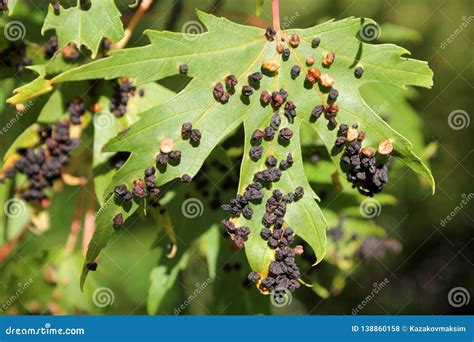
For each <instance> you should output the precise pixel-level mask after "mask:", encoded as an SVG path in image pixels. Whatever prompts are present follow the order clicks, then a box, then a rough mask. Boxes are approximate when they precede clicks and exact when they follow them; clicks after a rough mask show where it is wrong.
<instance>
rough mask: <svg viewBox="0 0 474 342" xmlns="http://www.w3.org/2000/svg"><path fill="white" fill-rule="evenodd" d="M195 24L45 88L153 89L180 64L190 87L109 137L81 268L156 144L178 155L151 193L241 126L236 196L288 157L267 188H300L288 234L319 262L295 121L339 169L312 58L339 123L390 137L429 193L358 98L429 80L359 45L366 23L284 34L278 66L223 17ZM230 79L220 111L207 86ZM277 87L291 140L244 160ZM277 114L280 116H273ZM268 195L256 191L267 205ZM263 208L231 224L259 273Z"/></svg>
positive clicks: (393, 50)
mask: <svg viewBox="0 0 474 342" xmlns="http://www.w3.org/2000/svg"><path fill="white" fill-rule="evenodd" d="M198 16H199V19H200V20H201V21H202V22H203V24H204V25H205V26H206V28H207V32H204V33H201V34H198V35H189V34H187V33H173V32H157V31H147V35H148V37H149V39H150V41H151V44H150V45H147V46H144V47H139V48H131V49H125V50H119V51H115V52H113V53H112V55H111V56H110V57H109V58H106V59H103V60H100V61H97V62H93V63H90V64H88V65H85V66H82V67H79V68H75V69H72V70H69V71H66V72H64V73H62V74H60V75H58V76H56V77H55V78H53V79H52V80H51V81H50V83H51V84H56V83H60V82H66V81H79V80H86V79H94V78H105V79H114V78H117V77H121V76H128V77H130V78H131V79H133V80H134V82H135V84H136V85H140V84H144V83H148V82H152V81H156V80H160V79H163V78H165V77H168V76H172V75H176V74H178V72H179V66H180V65H181V64H187V65H188V70H189V71H188V76H190V77H192V81H191V82H190V83H189V84H188V86H187V87H186V88H185V89H184V90H183V91H181V92H180V93H178V94H177V95H176V96H174V97H173V98H171V99H170V100H169V101H167V102H166V103H165V104H162V105H160V106H157V107H155V108H152V109H150V110H148V111H146V112H144V113H143V114H142V115H141V119H140V120H139V121H138V122H137V123H136V124H134V125H133V126H132V127H130V129H129V130H128V131H127V132H125V133H124V134H121V135H119V136H117V137H116V138H114V139H112V140H111V141H110V142H109V143H108V144H107V145H106V146H105V150H104V151H107V152H116V151H130V152H132V154H131V156H130V158H129V160H128V161H127V162H126V164H125V165H124V166H123V167H122V168H121V169H120V170H118V172H117V173H116V175H115V176H114V178H113V180H112V182H111V184H110V185H109V187H108V189H107V191H106V192H105V196H106V198H107V200H105V201H104V206H103V207H102V208H101V210H100V212H99V214H98V218H97V220H98V224H97V227H98V228H97V231H96V233H95V235H94V237H93V239H92V242H91V244H90V246H89V250H88V253H87V257H86V263H87V262H91V261H93V260H95V258H96V257H97V256H98V254H99V252H100V250H101V249H102V248H103V247H104V246H105V245H106V242H107V240H108V239H109V238H110V237H111V236H112V235H113V234H114V229H113V226H112V218H113V217H114V215H116V214H117V213H118V212H121V213H122V214H123V215H124V217H125V218H127V217H129V216H130V215H131V214H132V213H133V212H135V211H136V210H137V209H138V208H139V207H140V205H142V203H140V202H139V201H133V202H132V203H130V204H128V205H127V206H121V201H120V200H117V199H116V198H114V197H113V196H112V195H111V194H112V192H113V189H114V187H115V186H116V185H117V184H127V185H128V186H129V188H131V186H132V184H133V180H135V179H138V178H143V171H144V169H145V168H146V167H148V166H150V165H153V164H154V162H155V156H156V154H157V153H158V152H159V145H160V141H161V140H162V139H163V138H171V139H173V141H174V146H175V149H176V150H180V151H182V159H181V162H180V163H179V164H178V165H174V166H173V165H168V166H167V168H166V170H162V171H160V173H159V174H158V176H157V181H158V185H162V184H165V183H167V182H169V181H171V180H173V179H176V178H178V177H180V176H181V175H183V174H189V175H191V176H193V175H195V174H196V173H197V172H198V170H199V169H200V167H201V165H202V163H203V162H204V160H205V159H206V157H207V156H208V155H209V153H210V152H211V151H212V149H213V148H214V147H215V146H216V145H217V144H218V143H219V142H221V141H222V140H224V139H225V137H226V136H227V135H229V134H230V133H232V132H233V131H234V130H235V129H236V128H237V127H238V126H239V125H240V124H242V123H243V124H244V128H245V133H246V137H245V152H244V157H243V160H242V165H241V178H240V185H239V192H240V193H242V191H243V189H244V188H245V187H246V186H247V185H248V184H249V183H251V182H252V181H253V174H254V172H256V171H259V170H262V169H263V168H264V160H265V157H266V156H268V155H269V154H273V155H274V156H275V157H277V158H278V159H279V160H281V159H283V158H284V157H285V156H286V155H287V153H288V152H291V153H292V155H293V158H294V164H293V166H292V167H291V168H289V169H288V170H286V171H284V172H283V175H282V177H281V179H280V181H279V182H277V183H275V184H274V186H273V188H280V189H281V190H282V191H283V192H284V193H285V192H290V191H294V189H295V187H297V186H302V187H303V188H304V190H305V196H304V197H303V199H301V200H299V201H297V202H294V203H292V204H289V206H288V211H287V215H286V221H287V223H288V225H289V226H291V227H292V228H293V229H294V231H295V233H296V234H297V235H298V236H300V237H301V238H303V239H304V240H306V242H307V243H308V244H309V246H310V247H311V248H312V249H313V251H314V253H315V255H316V258H317V261H316V262H319V261H320V260H321V259H322V258H323V256H324V254H325V245H326V236H325V229H326V222H325V219H324V217H323V215H322V212H321V210H320V209H319V207H318V205H317V203H316V199H317V196H316V195H315V193H314V192H313V191H312V189H311V187H310V186H309V183H308V181H307V178H306V176H305V173H304V170H303V163H302V156H301V148H300V128H301V125H302V124H303V123H304V124H306V125H308V124H309V125H311V126H312V127H313V129H314V130H315V131H316V132H317V134H318V135H319V136H320V138H321V139H322V141H323V142H324V144H325V146H326V147H327V149H328V151H329V153H331V155H332V158H333V160H334V162H335V164H336V165H337V167H339V163H338V162H339V155H337V154H335V153H334V152H333V150H332V149H333V145H334V141H335V139H336V132H337V129H329V128H328V126H327V121H326V120H324V119H323V118H320V119H319V120H317V121H316V122H315V123H310V122H309V118H310V115H311V111H312V109H313V108H314V107H315V106H316V105H321V104H325V103H326V101H327V96H328V91H327V89H322V88H320V87H319V86H318V85H315V86H313V87H308V86H305V83H304V78H305V72H306V71H307V69H308V67H307V66H306V65H305V61H306V59H307V57H308V56H312V57H313V58H314V60H315V64H314V66H315V67H318V68H319V69H320V70H321V71H322V72H323V73H326V74H329V75H330V76H332V77H333V78H334V80H335V85H334V88H336V89H337V90H338V91H339V94H340V95H339V97H338V100H337V104H338V106H339V109H340V110H339V114H338V116H337V121H338V123H347V124H352V123H358V125H359V128H360V129H361V130H364V131H365V132H366V133H367V138H366V140H365V142H364V145H367V146H369V145H370V146H378V143H379V142H380V141H383V140H386V139H391V140H392V141H393V146H394V155H395V156H396V157H397V159H399V160H401V161H402V162H403V163H405V164H406V165H407V166H408V167H410V168H411V169H412V170H413V171H415V172H416V173H418V174H419V175H421V176H422V177H424V178H426V179H427V180H428V182H429V183H430V184H431V186H432V188H433V189H434V181H433V177H432V175H431V173H430V171H429V169H428V168H427V167H426V166H425V165H424V164H423V163H422V161H421V160H420V158H419V157H418V156H417V155H415V154H414V153H413V151H412V146H411V143H410V142H409V141H408V140H407V139H406V138H404V137H403V136H402V135H400V134H399V133H397V132H396V131H394V130H393V129H392V128H391V127H390V126H389V125H388V124H387V123H385V122H384V121H383V120H382V119H381V118H380V116H379V115H378V114H377V113H376V112H375V111H374V110H373V109H371V108H370V107H369V106H368V105H367V104H366V102H365V101H364V99H363V97H362V96H361V94H360V92H359V88H360V87H361V86H363V85H364V84H372V83H385V84H391V85H393V86H396V87H400V88H404V87H406V86H410V85H413V86H421V87H431V85H432V72H431V70H430V69H429V67H428V65H427V63H426V62H422V61H417V60H413V59H409V58H407V57H405V55H406V54H408V51H407V50H405V49H403V48H400V47H397V46H396V45H392V44H380V45H372V44H367V43H364V42H362V41H361V40H360V38H359V35H358V32H359V30H360V28H361V25H362V24H363V23H364V22H365V21H364V20H362V19H357V18H348V19H344V20H340V21H329V22H326V23H324V24H321V25H317V26H315V27H312V28H309V29H301V30H288V31H286V33H288V34H289V35H291V34H293V33H294V34H297V35H299V37H300V40H301V41H300V44H299V46H298V47H297V48H290V52H291V53H290V56H289V58H288V60H287V61H283V60H282V58H281V55H279V54H278V53H277V51H276V42H275V41H267V40H266V39H265V37H264V30H262V29H259V28H255V27H250V26H243V25H239V24H236V23H233V22H230V21H228V20H226V19H223V18H217V17H215V16H212V15H208V14H205V13H202V12H198ZM314 37H320V39H321V43H320V45H319V47H317V48H312V46H311V41H312V39H313V38H314ZM329 52H334V53H335V56H336V58H335V61H334V63H333V64H332V65H331V66H329V67H328V68H325V67H323V66H322V65H321V62H322V61H323V60H324V58H325V56H326V55H327V54H328V53H329ZM269 58H273V59H275V60H277V61H278V62H279V64H280V67H279V69H278V72H276V73H275V74H274V75H272V76H271V77H267V76H265V77H264V78H263V79H262V80H261V81H260V82H259V85H258V87H257V86H256V87H255V89H254V94H253V95H251V96H250V97H249V98H242V97H241V95H240V93H241V89H242V86H244V85H247V84H248V81H247V77H248V76H249V75H250V74H252V73H254V72H257V71H260V69H261V65H262V63H263V62H264V60H266V59H269ZM294 65H298V66H299V67H300V68H301V70H302V72H301V74H300V76H298V77H296V78H292V77H291V68H292V67H293V66H294ZM358 66H360V67H363V69H364V75H363V76H362V77H361V78H356V77H355V76H354V69H355V68H356V67H358ZM231 74H233V75H236V76H237V78H238V80H239V83H238V85H237V86H236V90H235V94H232V95H231V96H230V99H229V100H228V102H227V103H220V102H218V101H216V100H215V99H214V97H213V93H212V91H213V87H214V85H215V84H216V83H217V82H224V79H225V77H226V76H227V75H231ZM281 88H283V89H285V90H286V91H287V92H288V94H289V96H288V100H291V101H293V102H294V103H295V105H296V107H297V109H296V111H297V116H296V118H295V120H294V122H293V123H290V122H288V120H287V119H286V118H285V117H284V116H283V115H282V113H281V117H282V124H281V127H280V128H283V127H291V129H292V131H293V133H294V136H293V138H292V139H291V141H290V144H289V146H287V147H284V146H282V145H281V144H279V142H278V139H277V138H275V139H274V140H272V141H264V142H263V148H264V153H263V157H262V158H261V159H260V160H259V161H257V162H255V161H253V160H251V159H250V157H249V149H250V146H251V141H250V140H251V134H252V132H253V131H254V130H255V129H262V128H264V127H265V126H268V124H269V122H270V117H271V115H272V113H273V110H272V107H271V106H267V107H262V105H261V103H260V101H259V97H260V93H261V91H263V90H268V91H270V92H271V91H276V90H279V89H281ZM282 111H283V108H282V109H281V112H282ZM183 122H192V123H193V127H194V128H197V129H199V130H200V131H201V133H202V139H201V142H200V144H199V146H197V147H196V146H192V145H191V144H190V143H189V141H188V140H183V139H182V138H181V135H180V127H181V124H182V123H183ZM269 195H270V191H268V190H266V191H265V198H264V200H265V199H266V198H268V196H269ZM263 207H264V206H263V205H258V206H253V209H254V215H253V218H252V219H251V220H250V222H249V220H247V219H244V218H243V217H240V218H238V221H237V222H238V224H245V225H248V226H250V227H251V228H252V232H251V234H250V236H249V239H248V241H247V242H246V253H247V257H248V259H249V263H250V265H251V267H252V269H253V270H254V271H256V272H259V273H261V274H263V275H265V274H266V270H267V268H268V264H269V262H270V261H271V259H272V253H273V252H272V251H271V250H270V249H269V248H268V247H266V244H265V241H263V240H262V239H261V238H260V237H259V230H260V228H261V222H260V220H261V216H262V214H263V210H264V209H263ZM87 272H88V270H87V268H85V269H84V272H83V275H82V279H81V281H82V283H83V282H84V280H85V277H86V275H87Z"/></svg>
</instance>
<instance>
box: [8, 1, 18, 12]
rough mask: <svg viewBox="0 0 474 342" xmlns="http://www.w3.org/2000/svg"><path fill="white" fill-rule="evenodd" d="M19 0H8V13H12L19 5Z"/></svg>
mask: <svg viewBox="0 0 474 342" xmlns="http://www.w3.org/2000/svg"><path fill="white" fill-rule="evenodd" d="M17 2H18V0H9V1H8V15H12V14H13V11H14V10H15V6H16V5H17Z"/></svg>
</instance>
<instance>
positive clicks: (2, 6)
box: [0, 0, 8, 14]
mask: <svg viewBox="0 0 474 342" xmlns="http://www.w3.org/2000/svg"><path fill="white" fill-rule="evenodd" d="M7 10H8V0H0V14H2V12H3V11H7Z"/></svg>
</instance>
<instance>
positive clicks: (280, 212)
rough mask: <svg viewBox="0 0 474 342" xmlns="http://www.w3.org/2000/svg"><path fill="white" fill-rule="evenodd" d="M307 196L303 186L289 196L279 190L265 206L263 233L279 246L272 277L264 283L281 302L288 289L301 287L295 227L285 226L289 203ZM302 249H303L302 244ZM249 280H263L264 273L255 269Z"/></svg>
mask: <svg viewBox="0 0 474 342" xmlns="http://www.w3.org/2000/svg"><path fill="white" fill-rule="evenodd" d="M303 195H304V191H303V188H302V187H298V188H296V189H295V192H294V193H289V194H286V195H283V193H282V192H281V191H280V190H278V189H276V190H274V191H273V193H272V196H271V197H270V198H269V199H268V200H267V203H266V205H265V215H264V216H263V219H262V223H263V225H264V227H263V228H262V230H261V231H260V236H261V237H262V239H264V240H266V241H267V244H268V246H269V247H270V248H272V249H275V260H274V261H272V262H271V263H270V266H269V270H268V276H267V277H266V278H265V279H263V280H262V282H261V286H262V287H263V288H264V289H266V290H268V291H270V292H271V293H272V295H273V298H274V300H275V301H276V302H277V303H281V302H282V301H283V300H284V294H285V292H286V291H290V292H293V291H295V290H296V289H297V288H298V287H299V286H300V284H299V282H298V278H300V276H301V272H300V270H299V268H298V266H297V265H296V262H295V255H296V254H297V253H296V251H295V250H294V249H292V248H291V247H290V245H291V244H292V243H293V242H294V240H295V237H294V233H293V230H292V229H291V228H289V227H287V228H284V222H285V221H284V216H285V214H286V205H287V204H288V203H291V202H293V201H294V200H299V199H300V198H302V197H303ZM298 250H299V251H301V247H299V248H298ZM248 279H249V280H250V281H253V282H257V281H258V280H260V275H259V274H258V273H256V272H252V273H250V274H249V276H248Z"/></svg>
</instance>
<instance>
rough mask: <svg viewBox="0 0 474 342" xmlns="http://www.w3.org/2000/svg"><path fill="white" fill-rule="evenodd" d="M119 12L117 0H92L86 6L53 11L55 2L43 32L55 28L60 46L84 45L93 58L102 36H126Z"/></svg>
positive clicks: (50, 6)
mask: <svg viewBox="0 0 474 342" xmlns="http://www.w3.org/2000/svg"><path fill="white" fill-rule="evenodd" d="M120 15H121V14H120V11H119V10H118V9H117V7H116V6H115V3H114V0H91V1H90V8H88V9H87V10H83V9H81V8H80V6H79V5H78V6H76V7H70V8H63V7H60V11H59V14H58V15H56V14H55V13H54V8H53V5H49V8H48V15H47V17H46V19H45V21H44V25H43V28H42V29H41V33H42V34H44V33H45V32H46V31H48V30H52V29H54V30H55V31H56V34H57V35H58V39H59V46H61V47H62V46H65V45H66V44H68V43H74V44H76V46H78V47H81V45H84V46H86V47H87V48H89V49H90V50H91V51H92V58H95V56H96V55H97V51H98V50H99V46H100V43H101V41H102V38H104V37H107V38H110V39H112V40H113V41H114V42H116V41H118V40H120V39H121V38H122V37H123V34H124V30H123V25H122V21H121V20H120Z"/></svg>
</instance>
